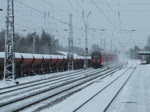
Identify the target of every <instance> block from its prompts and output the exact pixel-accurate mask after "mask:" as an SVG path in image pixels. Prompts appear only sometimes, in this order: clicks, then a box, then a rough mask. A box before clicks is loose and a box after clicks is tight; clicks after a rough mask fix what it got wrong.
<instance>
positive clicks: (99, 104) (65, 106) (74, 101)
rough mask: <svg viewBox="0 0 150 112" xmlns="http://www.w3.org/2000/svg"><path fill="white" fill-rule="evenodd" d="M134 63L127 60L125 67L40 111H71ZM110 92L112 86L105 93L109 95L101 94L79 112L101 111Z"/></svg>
mask: <svg viewBox="0 0 150 112" xmlns="http://www.w3.org/2000/svg"><path fill="white" fill-rule="evenodd" d="M134 63H135V62H129V64H128V66H127V67H125V68H124V69H122V70H120V71H118V72H116V73H114V74H113V76H110V77H107V78H105V79H103V80H97V81H96V82H95V83H93V84H92V85H91V86H89V87H87V88H85V89H83V90H82V91H80V92H78V93H76V94H74V95H73V96H71V97H69V98H68V99H67V100H64V101H63V102H61V103H59V104H57V105H55V106H53V107H50V108H48V109H45V110H43V111H42V112H73V111H74V110H75V109H76V108H77V107H79V106H80V105H81V104H83V103H84V102H85V101H87V100H88V99H89V98H90V97H92V96H93V95H94V94H95V93H97V92H98V91H100V90H101V89H102V88H103V87H104V86H105V85H107V84H108V83H110V82H111V81H112V80H114V79H115V78H116V77H118V76H119V75H120V74H122V73H123V72H124V71H126V70H127V68H128V67H130V66H131V65H133V64H134ZM123 79H124V78H122V80H123ZM118 86H120V85H119V84H118ZM111 92H113V88H112V89H111V90H110V93H109V94H107V95H109V96H102V97H101V98H100V99H99V100H96V99H95V100H93V101H92V103H91V104H90V105H88V106H87V108H83V109H82V110H81V111H79V112H101V111H100V110H103V108H104V105H105V107H106V105H107V104H108V101H106V102H105V100H107V99H109V98H106V97H110V96H111V95H110V94H111ZM95 101H96V102H95ZM90 106H91V108H90ZM93 107H95V110H93V109H94V108H93ZM77 112H78V111H77Z"/></svg>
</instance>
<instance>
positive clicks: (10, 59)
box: [4, 0, 15, 81]
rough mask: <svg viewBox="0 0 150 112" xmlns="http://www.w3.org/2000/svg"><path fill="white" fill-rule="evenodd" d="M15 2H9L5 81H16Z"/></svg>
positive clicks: (12, 0)
mask: <svg viewBox="0 0 150 112" xmlns="http://www.w3.org/2000/svg"><path fill="white" fill-rule="evenodd" d="M14 30H15V29H14V0H7V16H6V35H5V59H4V80H5V81H12V80H15V53H14V36H15V31H14Z"/></svg>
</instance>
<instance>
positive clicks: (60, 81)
mask: <svg viewBox="0 0 150 112" xmlns="http://www.w3.org/2000/svg"><path fill="white" fill-rule="evenodd" d="M124 65H125V64H121V65H118V66H115V67H112V68H109V69H104V70H96V71H95V70H89V71H88V70H87V71H86V72H78V73H75V74H67V75H64V76H60V77H54V78H50V79H45V80H44V81H41V82H39V80H38V81H34V82H32V84H31V83H25V84H21V85H19V86H13V87H12V88H5V89H4V88H2V89H1V90H0V94H1V96H2V97H1V98H6V97H10V96H11V95H10V94H11V92H12V95H14V93H13V92H16V91H20V94H22V95H19V94H18V96H17V95H16V96H15V97H12V98H10V99H9V98H8V99H6V100H1V101H0V111H2V112H3V111H4V112H7V111H8V112H10V111H20V110H22V109H25V108H27V107H30V106H32V105H34V104H36V103H38V102H41V101H44V100H47V99H49V98H51V99H53V98H54V97H57V96H61V95H62V94H63V95H65V94H69V92H72V91H76V90H74V89H81V88H83V87H84V86H87V85H89V84H91V83H92V81H93V80H94V79H96V78H98V77H103V78H104V75H105V77H106V76H108V75H111V74H112V73H114V72H116V71H118V70H119V69H121V68H122V67H123V66H124ZM94 71H95V72H94ZM80 73H81V74H82V75H81V74H80ZM68 80H69V81H68ZM49 82H50V83H49ZM42 84H44V85H42ZM85 84H86V85H85ZM37 85H40V86H37ZM50 85H51V86H50ZM33 86H34V88H30V89H29V90H31V89H34V91H32V92H29V90H28V91H27V90H25V91H27V93H26V94H23V93H22V92H21V90H20V89H23V90H24V89H25V88H29V87H33ZM35 86H36V87H35ZM16 87H17V88H16ZM38 88H40V89H38ZM37 89H38V90H37ZM7 93H8V95H6V94H7Z"/></svg>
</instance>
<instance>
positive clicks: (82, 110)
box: [73, 65, 136, 112]
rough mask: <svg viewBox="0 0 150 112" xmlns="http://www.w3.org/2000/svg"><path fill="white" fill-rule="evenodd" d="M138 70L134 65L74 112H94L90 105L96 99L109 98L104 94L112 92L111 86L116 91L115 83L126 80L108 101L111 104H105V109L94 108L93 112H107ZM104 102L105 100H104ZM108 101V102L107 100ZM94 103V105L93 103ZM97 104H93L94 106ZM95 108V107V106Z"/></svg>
mask: <svg viewBox="0 0 150 112" xmlns="http://www.w3.org/2000/svg"><path fill="white" fill-rule="evenodd" d="M135 69H136V65H132V66H130V67H129V68H128V69H127V70H126V71H124V72H123V73H122V74H120V75H119V76H118V77H116V78H115V79H114V80H112V81H111V82H109V83H108V84H107V85H105V86H104V87H103V88H102V89H101V90H99V91H98V92H97V93H95V94H94V95H93V96H91V97H90V98H89V99H87V100H86V101H85V102H83V103H82V104H81V105H80V106H78V107H77V108H76V109H74V110H73V112H90V111H91V110H92V106H91V107H90V109H89V108H88V106H89V105H92V103H93V101H94V100H95V99H100V98H101V97H107V96H104V95H103V94H102V92H103V93H108V92H110V90H111V89H110V86H111V88H112V87H113V88H114V89H115V86H114V85H115V83H117V81H118V80H119V79H121V78H124V81H123V82H122V83H119V84H121V85H120V86H119V87H118V88H116V91H115V92H114V93H113V95H112V96H111V98H110V99H109V100H108V101H109V102H107V103H106V104H107V105H105V104H103V107H98V108H96V110H95V108H93V111H94V110H95V112H106V111H107V109H108V108H109V106H110V104H111V103H112V102H113V101H114V100H115V98H116V96H117V95H118V94H119V92H120V91H121V90H122V88H123V87H124V86H125V84H126V83H127V82H128V80H129V79H130V77H131V76H132V74H133V73H134V71H135ZM127 72H129V73H130V74H129V75H127V76H126V77H125V76H124V75H125V74H126V73H127ZM101 94H102V96H101V97H100V95H101ZM103 100H104V99H103ZM105 101H107V100H105ZM91 102H92V103H91ZM95 102H96V100H95ZM99 103H101V101H99ZM94 104H95V103H93V105H94ZM93 107H94V106H93ZM89 110H90V111H89ZM97 110H98V111H97Z"/></svg>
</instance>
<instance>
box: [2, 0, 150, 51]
mask: <svg viewBox="0 0 150 112" xmlns="http://www.w3.org/2000/svg"><path fill="white" fill-rule="evenodd" d="M6 1H7V0H0V8H3V9H4V11H3V12H0V29H1V28H5V16H6V14H5V13H6ZM14 1H15V2H14V3H15V31H16V32H19V33H20V34H24V35H25V34H27V33H28V32H34V31H36V32H38V33H40V32H41V30H42V29H45V30H46V31H47V32H50V33H51V34H53V35H55V36H56V38H58V39H59V40H60V43H61V44H62V45H67V38H68V32H65V31H64V29H67V28H68V25H66V24H63V23H61V22H68V21H69V13H72V14H73V34H74V35H73V36H74V44H75V46H81V47H84V43H85V42H84V39H85V38H84V30H83V29H82V28H84V23H83V17H82V11H83V10H84V12H85V17H86V15H88V13H89V12H91V14H90V15H89V16H88V18H86V19H85V20H86V21H88V26H89V30H88V39H89V45H88V46H89V47H91V45H92V44H100V43H101V42H100V41H101V40H102V44H103V43H104V40H106V43H107V45H106V47H107V50H110V47H111V46H110V43H111V40H112V43H113V44H112V46H113V48H112V49H114V46H115V45H116V46H117V48H118V49H120V50H124V49H128V48H130V47H133V46H134V45H135V44H137V45H139V46H140V47H141V46H144V44H145V43H146V40H147V36H148V35H149V34H150V22H149V20H150V13H149V12H150V1H149V0H140V1H137V0H14ZM91 1H93V3H92V2H91ZM118 4H119V5H118ZM29 7H30V8H29ZM118 9H119V12H120V20H121V22H119V17H118ZM91 29H106V31H103V32H101V31H100V30H91ZM120 29H121V31H120ZM22 30H26V32H23V31H22ZM131 30H135V31H134V32H133V31H131ZM130 31H131V32H130ZM130 34H131V37H130ZM101 35H102V37H101ZM102 47H103V45H102Z"/></svg>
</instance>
